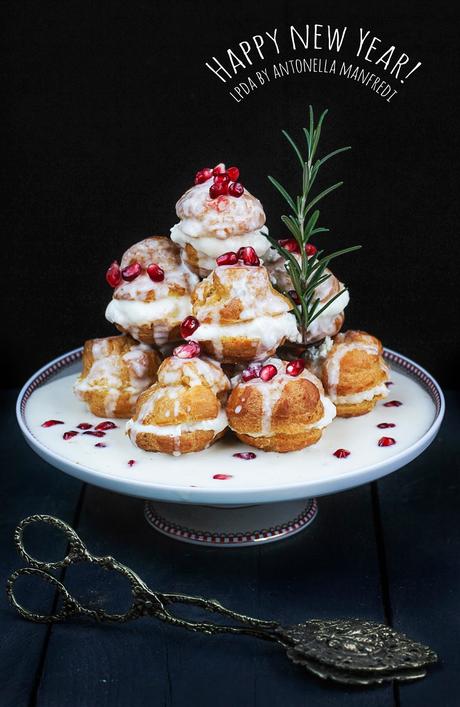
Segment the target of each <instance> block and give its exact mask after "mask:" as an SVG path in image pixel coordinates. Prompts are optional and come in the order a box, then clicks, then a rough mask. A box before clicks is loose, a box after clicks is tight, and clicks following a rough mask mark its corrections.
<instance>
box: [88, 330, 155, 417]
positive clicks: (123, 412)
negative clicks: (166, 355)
mask: <svg viewBox="0 0 460 707" xmlns="http://www.w3.org/2000/svg"><path fill="white" fill-rule="evenodd" d="M95 345H96V346H98V345H99V346H101V345H102V346H104V349H105V351H106V354H105V355H106V356H107V358H108V357H112V356H113V357H115V361H114V363H115V365H116V363H117V362H118V365H119V369H118V372H117V375H118V378H119V395H118V397H117V399H116V402H115V404H114V406H113V399H112V396H111V394H110V391H109V385H108V382H107V379H106V377H104V376H103V375H101V376H100V377H96V378H94V379H93V381H92V383H91V385H90V387H88V389H87V390H84V391H80V392H77V391H76V392H77V395H78V397H79V398H80V399H81V400H84V402H85V403H86V404H87V405H88V408H89V409H90V411H91V412H92V413H93V415H96V416H97V417H116V418H129V417H131V415H132V414H133V412H134V410H135V407H136V402H137V397H138V395H136V394H135V393H133V391H132V389H131V388H130V386H131V384H132V380H133V376H134V377H135V373H134V371H133V369H132V367H130V365H129V362H127V361H124V360H123V358H122V357H123V356H124V355H125V354H127V353H129V352H130V351H133V350H137V349H138V348H139V343H138V342H137V341H135V340H134V339H133V338H132V337H130V336H109V337H106V338H102V339H89V340H88V341H85V344H84V347H83V357H82V363H83V370H82V373H81V375H80V377H79V379H78V382H82V381H86V380H87V378H88V376H89V375H90V374H91V370H92V368H93V365H94V363H95V356H94V346H95ZM140 356H141V363H143V364H144V365H145V378H146V384H145V387H148V386H149V385H151V383H153V381H154V380H155V378H156V373H157V370H158V367H159V365H160V363H161V357H160V355H159V354H158V352H157V351H155V350H154V349H149V350H143V351H142V352H141V353H140ZM78 382H77V385H78ZM137 382H138V381H135V383H137ZM92 386H94V387H92ZM112 406H113V407H112Z"/></svg>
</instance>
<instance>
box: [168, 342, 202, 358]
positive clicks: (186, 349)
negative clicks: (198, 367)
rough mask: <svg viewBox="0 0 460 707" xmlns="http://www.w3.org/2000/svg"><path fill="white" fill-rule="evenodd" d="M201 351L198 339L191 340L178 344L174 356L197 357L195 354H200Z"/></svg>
mask: <svg viewBox="0 0 460 707" xmlns="http://www.w3.org/2000/svg"><path fill="white" fill-rule="evenodd" d="M200 353H201V349H200V345H199V344H198V342H196V341H189V342H188V343H187V344H181V346H176V348H175V349H174V351H173V354H174V356H176V357H177V358H195V356H199V355H200Z"/></svg>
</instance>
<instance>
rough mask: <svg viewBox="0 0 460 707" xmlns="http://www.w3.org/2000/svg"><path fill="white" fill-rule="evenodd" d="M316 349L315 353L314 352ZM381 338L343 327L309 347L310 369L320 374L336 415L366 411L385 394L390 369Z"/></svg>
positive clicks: (355, 414) (345, 415) (353, 414)
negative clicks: (317, 345) (319, 345)
mask: <svg viewBox="0 0 460 707" xmlns="http://www.w3.org/2000/svg"><path fill="white" fill-rule="evenodd" d="M315 353H316V356H315ZM382 353H383V347H382V344H381V342H380V341H379V340H378V339H376V338H375V337H374V336H370V334H366V333H365V332H363V331H346V332H344V333H343V334H337V336H336V337H335V338H334V339H333V340H326V341H325V342H324V344H323V346H322V352H321V350H320V351H319V352H318V351H317V352H315V351H311V352H310V357H311V360H312V364H311V366H310V369H313V370H316V372H317V373H319V374H320V375H321V378H322V381H323V384H324V388H325V390H326V393H327V395H328V396H329V398H330V399H331V400H332V401H333V402H334V404H335V406H336V408H337V415H338V416H339V417H355V416H357V415H365V414H366V413H367V412H370V411H371V410H372V409H373V408H374V407H375V405H376V403H377V401H378V400H380V399H381V398H384V397H386V396H387V395H388V388H387V386H386V385H385V383H386V381H387V380H388V373H389V369H388V366H387V365H386V363H385V362H384V360H383V355H382Z"/></svg>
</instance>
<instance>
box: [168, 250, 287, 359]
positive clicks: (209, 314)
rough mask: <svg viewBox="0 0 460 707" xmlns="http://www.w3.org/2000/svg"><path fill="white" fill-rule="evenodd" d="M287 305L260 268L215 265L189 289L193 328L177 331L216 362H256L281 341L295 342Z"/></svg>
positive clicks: (255, 266) (274, 349) (261, 267)
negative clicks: (198, 344) (212, 269)
mask: <svg viewBox="0 0 460 707" xmlns="http://www.w3.org/2000/svg"><path fill="white" fill-rule="evenodd" d="M251 253H252V255H253V256H254V258H255V260H254V262H256V263H257V262H259V261H258V258H257V256H256V255H255V252H254V251H253V249H252V248H249V254H251ZM226 255H233V256H235V254H234V253H233V254H226ZM218 260H221V259H218ZM233 260H234V259H233ZM233 260H231V262H233ZM250 260H251V258H249V260H248V261H247V262H250ZM291 309H292V303H291V302H290V301H289V300H288V299H287V297H284V296H283V295H281V294H280V293H279V292H277V291H276V290H275V289H274V288H273V287H272V285H271V283H270V280H269V277H268V273H267V271H266V269H265V268H264V267H263V266H261V265H257V264H255V265H245V264H244V262H243V261H237V262H236V263H235V264H234V265H218V266H217V267H216V269H215V270H214V271H213V272H212V273H211V274H210V275H209V276H208V277H207V278H205V279H204V280H203V281H202V282H200V283H199V284H198V285H197V286H196V287H195V289H194V290H193V292H192V316H193V320H192V322H193V323H194V326H193V327H192V329H193V331H191V332H190V333H189V334H188V335H187V332H186V331H185V332H184V331H183V330H182V333H183V336H184V338H188V339H193V340H194V341H198V342H199V343H200V345H201V347H202V349H203V351H204V352H205V353H206V354H208V355H209V356H212V358H216V359H217V360H218V361H223V362H225V363H239V362H245V361H252V360H261V359H264V358H267V357H268V356H271V355H272V354H273V353H274V352H275V351H276V349H277V347H278V346H279V345H280V344H282V343H283V342H284V341H285V340H286V339H289V340H290V341H298V340H299V332H298V329H297V322H296V318H295V317H294V315H293V314H291V313H290V310H291Z"/></svg>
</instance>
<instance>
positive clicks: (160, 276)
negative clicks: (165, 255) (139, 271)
mask: <svg viewBox="0 0 460 707" xmlns="http://www.w3.org/2000/svg"><path fill="white" fill-rule="evenodd" d="M147 275H148V276H149V278H150V279H151V280H152V282H163V280H164V279H165V271H164V270H163V268H160V266H159V265H157V264H156V263H151V264H150V265H149V266H148V268H147Z"/></svg>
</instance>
